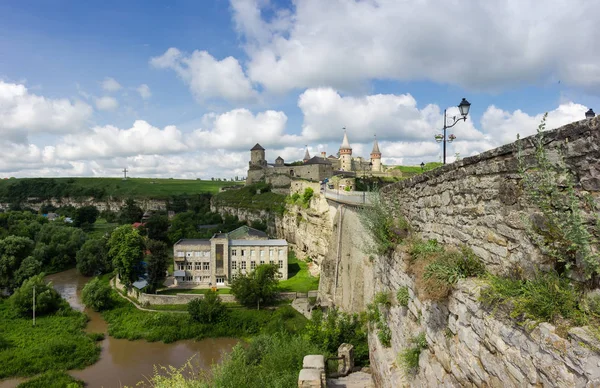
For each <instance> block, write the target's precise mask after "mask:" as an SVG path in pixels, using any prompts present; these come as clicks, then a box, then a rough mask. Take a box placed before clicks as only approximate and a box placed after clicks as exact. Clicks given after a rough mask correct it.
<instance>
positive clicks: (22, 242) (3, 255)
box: [0, 236, 34, 290]
mask: <svg viewBox="0 0 600 388" xmlns="http://www.w3.org/2000/svg"><path fill="white" fill-rule="evenodd" d="M33 246H34V244H33V241H32V240H31V239H29V238H27V237H20V236H8V237H5V238H3V239H1V240H0V288H8V289H9V290H12V289H14V288H15V287H17V286H18V285H19V282H18V280H20V279H17V271H18V270H19V268H20V267H21V264H22V263H23V261H24V260H25V259H26V258H27V257H29V255H31V252H32V251H33Z"/></svg>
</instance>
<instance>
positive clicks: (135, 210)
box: [119, 198, 144, 224]
mask: <svg viewBox="0 0 600 388" xmlns="http://www.w3.org/2000/svg"><path fill="white" fill-rule="evenodd" d="M143 215H144V211H143V210H142V208H141V207H139V206H138V205H136V203H135V201H134V200H133V198H129V199H127V201H125V206H123V207H122V208H121V211H120V212H119V222H120V223H121V224H133V223H134V222H139V221H140V220H141V219H142V216H143Z"/></svg>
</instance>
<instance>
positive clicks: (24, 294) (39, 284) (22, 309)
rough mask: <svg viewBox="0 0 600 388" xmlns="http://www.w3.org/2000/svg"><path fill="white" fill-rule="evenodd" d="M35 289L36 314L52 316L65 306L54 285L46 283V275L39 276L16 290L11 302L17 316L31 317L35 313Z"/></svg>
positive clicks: (26, 281)
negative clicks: (51, 314)
mask: <svg viewBox="0 0 600 388" xmlns="http://www.w3.org/2000/svg"><path fill="white" fill-rule="evenodd" d="M34 287H35V313H36V315H44V314H50V313H53V312H54V311H56V310H58V309H59V308H60V307H62V306H65V305H66V302H64V301H63V299H62V298H61V297H60V295H59V294H58V292H56V290H55V289H54V288H52V283H46V282H45V281H44V275H43V274H39V275H36V276H33V277H30V278H29V279H27V280H25V281H24V282H23V285H22V286H21V287H19V288H17V289H16V290H15V293H14V294H13V295H12V296H11V297H10V298H9V301H10V303H11V305H12V306H13V308H14V309H15V311H16V312H17V314H19V315H21V316H30V315H31V314H32V312H33V288H34Z"/></svg>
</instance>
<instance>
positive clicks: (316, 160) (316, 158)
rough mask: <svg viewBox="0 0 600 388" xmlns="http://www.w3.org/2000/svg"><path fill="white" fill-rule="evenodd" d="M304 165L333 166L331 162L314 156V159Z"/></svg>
mask: <svg viewBox="0 0 600 388" xmlns="http://www.w3.org/2000/svg"><path fill="white" fill-rule="evenodd" d="M304 164H331V161H329V160H327V159H326V158H322V157H320V156H313V157H312V158H310V159H308V160H307V161H306V162H305V163H304Z"/></svg>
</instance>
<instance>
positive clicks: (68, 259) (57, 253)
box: [33, 222, 86, 270]
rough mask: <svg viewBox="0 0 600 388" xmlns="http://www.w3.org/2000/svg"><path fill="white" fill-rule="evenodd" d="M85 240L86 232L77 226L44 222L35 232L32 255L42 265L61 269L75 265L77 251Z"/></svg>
mask: <svg viewBox="0 0 600 388" xmlns="http://www.w3.org/2000/svg"><path fill="white" fill-rule="evenodd" d="M85 240H86V234H85V233H84V232H83V231H82V230H81V229H78V228H71V227H69V226H66V225H63V224H59V223H56V222H53V223H50V224H45V225H44V226H42V229H41V230H40V232H39V233H38V234H37V237H36V242H37V244H36V246H35V250H34V251H33V256H34V257H35V258H36V260H38V261H40V262H41V263H42V265H43V266H44V267H46V266H48V267H50V268H51V269H54V270H61V269H65V268H70V267H73V266H75V264H76V263H77V260H76V256H77V251H79V249H80V248H81V246H82V245H83V243H84V242H85Z"/></svg>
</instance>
